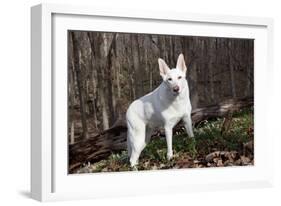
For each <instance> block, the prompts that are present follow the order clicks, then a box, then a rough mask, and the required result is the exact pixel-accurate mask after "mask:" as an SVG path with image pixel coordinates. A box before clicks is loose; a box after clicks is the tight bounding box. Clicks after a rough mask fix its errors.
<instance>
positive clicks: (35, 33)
mask: <svg viewBox="0 0 281 206" xmlns="http://www.w3.org/2000/svg"><path fill="white" fill-rule="evenodd" d="M155 25H157V30H155ZM31 26H32V28H31V50H32V53H31V56H32V60H31V67H32V68H31V71H32V72H31V73H32V74H31V75H32V76H31V79H32V80H31V81H32V83H31V94H32V99H31V109H32V114H31V125H32V128H31V196H32V198H34V199H36V200H39V201H53V200H69V199H84V198H97V197H112V196H122V195H135V194H156V193H168V192H169V193H172V192H189V191H193V192H194V191H210V190H214V189H218V190H219V189H220V190H222V189H238V188H248V187H270V186H272V185H273V158H272V156H273V150H272V148H273V136H272V134H271V133H270V132H269V124H268V121H267V118H268V116H267V113H266V108H267V107H268V105H270V102H269V101H267V97H268V95H269V94H268V93H267V90H266V89H265V87H264V86H263V85H267V89H269V88H270V87H271V85H272V84H271V78H272V75H273V73H272V72H271V71H272V70H273V59H272V58H273V54H272V52H273V32H272V29H273V20H272V19H269V18H258V17H236V16H222V15H202V14H189V13H176V12H174V13H169V15H167V14H166V13H161V12H152V11H132V10H131V11H127V10H120V9H118V10H114V9H110V8H93V7H87V6H70V5H57V4H40V5H37V6H34V7H32V8H31ZM68 29H73V30H100V31H123V32H124V31H126V32H137V33H138V32H140V33H149V32H153V33H159V34H186V35H201V36H219V37H250V38H255V62H254V65H255V78H254V79H255V165H254V166H251V167H229V168H210V169H181V170H165V171H146V172H119V173H107V174H104V173H100V174H83V175H68V174H67V145H66V144H67V136H66V131H67V130H66V119H67V115H66V114H67V113H66V99H65V98H66V95H65V94H66V82H67V81H66V72H67V69H66V67H65V66H66V61H67V56H66V45H67V42H66V31H67V30H68ZM64 137H65V138H64Z"/></svg>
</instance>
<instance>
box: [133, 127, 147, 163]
mask: <svg viewBox="0 0 281 206" xmlns="http://www.w3.org/2000/svg"><path fill="white" fill-rule="evenodd" d="M131 129H132V128H131ZM129 133H131V135H132V136H129V137H130V138H131V139H130V147H131V148H130V149H131V155H130V164H131V167H134V166H136V164H138V159H139V156H140V153H141V152H142V150H143V149H144V147H145V145H146V144H145V125H144V124H138V125H137V128H134V129H133V130H132V131H131V132H129Z"/></svg>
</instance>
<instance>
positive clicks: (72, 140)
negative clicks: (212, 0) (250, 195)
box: [31, 4, 273, 201]
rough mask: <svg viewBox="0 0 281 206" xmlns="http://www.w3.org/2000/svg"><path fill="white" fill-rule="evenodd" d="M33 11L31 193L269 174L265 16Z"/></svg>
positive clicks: (158, 186)
mask: <svg viewBox="0 0 281 206" xmlns="http://www.w3.org/2000/svg"><path fill="white" fill-rule="evenodd" d="M31 14H32V15H31V16H32V17H31V25H32V31H31V40H32V45H31V48H32V68H31V69H32V88H31V90H32V91H31V92H32V115H31V116H32V137H31V138H32V139H31V140H32V145H31V147H32V151H31V162H32V168H31V172H32V174H31V194H32V197H33V198H34V199H37V200H40V201H50V200H65V199H82V198H97V197H111V196H121V195H133V194H151V193H165V192H168V191H169V192H188V191H205V190H206V191H208V190H213V189H220V190H222V189H233V188H245V187H266V186H271V185H272V178H273V175H272V166H273V163H272V161H273V160H272V157H271V156H272V154H273V151H272V146H273V143H272V141H273V137H272V136H271V135H270V133H269V132H268V131H269V130H268V123H267V115H266V112H267V111H266V108H267V107H268V105H269V104H270V102H268V101H267V98H266V97H267V96H268V92H267V90H266V88H265V87H264V85H267V88H270V86H271V81H270V80H271V78H272V72H271V70H272V44H273V43H272V28H273V22H272V20H271V19H268V18H257V17H233V16H219V15H218V16H216V15H196V14H188V13H176V12H175V13H171V14H169V16H167V15H166V14H164V13H161V12H153V13H152V12H148V11H125V10H124V11H122V10H119V9H118V10H112V9H108V8H90V7H79V6H75V7H74V6H66V5H56V4H41V5H38V6H34V7H32V9H31Z"/></svg>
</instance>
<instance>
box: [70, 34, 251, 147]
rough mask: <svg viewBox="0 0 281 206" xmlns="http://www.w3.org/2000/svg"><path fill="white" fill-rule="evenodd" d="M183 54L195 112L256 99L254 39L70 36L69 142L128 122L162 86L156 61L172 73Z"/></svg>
mask: <svg viewBox="0 0 281 206" xmlns="http://www.w3.org/2000/svg"><path fill="white" fill-rule="evenodd" d="M180 53H183V54H184V56H185V61H186V64H187V68H188V70H187V79H188V83H189V87H190V95H191V97H190V98H191V102H192V107H193V109H196V108H198V107H203V106H206V105H211V104H216V103H219V102H221V101H223V100H225V99H229V98H241V97H253V86H254V85H253V82H254V79H253V78H254V76H253V71H254V68H253V67H254V40H253V39H235V38H216V37H197V36H196V37H195V36H172V35H154V34H129V33H106V32H92V31H91V32H90V31H69V32H68V123H69V143H70V144H74V143H75V142H77V141H80V140H81V139H87V138H88V137H89V134H90V136H94V135H95V134H99V133H101V132H102V131H104V130H107V129H109V128H110V127H111V126H113V125H114V124H116V122H118V120H120V119H122V118H124V113H125V112H126V109H127V107H128V105H129V104H130V103H131V102H132V101H133V100H135V99H136V98H138V97H140V96H142V95H144V94H146V93H148V92H150V91H152V90H153V89H154V88H156V87H157V86H158V85H159V84H160V82H161V81H162V79H161V77H160V75H159V70H158V62H157V59H158V58H159V57H161V58H163V59H164V60H165V61H166V62H167V64H168V65H169V66H170V68H173V67H175V65H176V60H177V57H178V55H179V54H180Z"/></svg>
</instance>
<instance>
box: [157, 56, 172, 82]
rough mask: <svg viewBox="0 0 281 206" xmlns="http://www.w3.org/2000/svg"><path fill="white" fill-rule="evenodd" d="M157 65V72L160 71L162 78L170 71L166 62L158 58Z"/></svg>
mask: <svg viewBox="0 0 281 206" xmlns="http://www.w3.org/2000/svg"><path fill="white" fill-rule="evenodd" d="M158 64H159V70H160V75H161V76H162V77H163V78H164V77H165V75H166V74H167V72H168V71H169V70H170V68H169V67H168V65H167V64H166V62H165V61H164V60H163V59H161V58H159V59H158Z"/></svg>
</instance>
